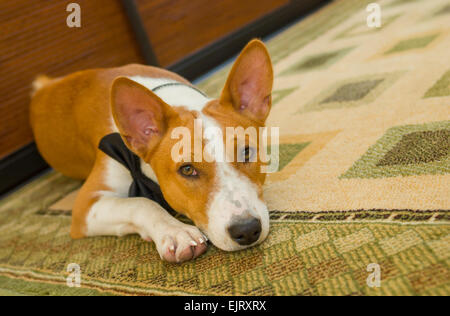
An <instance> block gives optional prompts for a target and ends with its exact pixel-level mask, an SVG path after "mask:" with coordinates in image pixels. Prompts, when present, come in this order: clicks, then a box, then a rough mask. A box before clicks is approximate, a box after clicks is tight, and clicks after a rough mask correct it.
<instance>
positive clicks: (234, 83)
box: [111, 40, 273, 251]
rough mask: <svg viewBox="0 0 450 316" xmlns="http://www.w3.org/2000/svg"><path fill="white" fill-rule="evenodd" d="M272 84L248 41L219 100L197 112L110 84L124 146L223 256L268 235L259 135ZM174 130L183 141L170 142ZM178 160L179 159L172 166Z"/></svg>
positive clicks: (259, 47) (262, 56)
mask: <svg viewBox="0 0 450 316" xmlns="http://www.w3.org/2000/svg"><path fill="white" fill-rule="evenodd" d="M272 82H273V71H272V64H271V61H270V57H269V54H268V52H267V49H266V48H265V46H264V44H263V43H262V42H260V41H258V40H253V41H251V42H250V43H249V44H248V45H247V46H246V47H245V48H244V50H243V51H242V53H241V54H240V56H239V57H238V58H237V60H236V62H235V63H234V65H233V68H232V70H231V72H230V74H229V76H228V79H227V81H226V84H225V87H224V88H223V91H222V94H221V96H220V98H219V99H216V100H207V101H206V102H205V105H204V106H203V109H202V110H201V111H195V110H192V109H189V108H188V107H187V106H184V104H179V106H169V105H168V104H166V103H165V102H164V101H163V100H161V99H160V98H159V97H158V96H157V95H156V94H154V93H153V92H152V91H150V90H148V89H147V88H145V87H143V86H141V85H140V84H138V83H136V82H134V81H133V80H130V79H128V78H125V77H121V78H118V79H116V80H115V81H114V83H113V87H112V94H111V103H112V112H113V117H114V120H115V123H116V125H117V127H118V129H119V131H120V133H121V135H122V137H123V139H124V141H125V143H126V144H127V146H128V147H129V148H130V149H131V150H132V151H133V152H134V153H136V154H137V155H138V156H139V157H141V158H142V160H143V161H144V162H145V163H147V164H149V165H150V166H151V167H152V170H153V171H154V173H155V175H156V178H157V180H158V183H159V185H160V187H161V190H162V192H163V194H164V197H165V198H166V200H167V202H168V203H169V204H170V205H171V206H172V207H173V208H174V209H175V210H177V211H178V212H180V213H182V214H184V215H186V216H187V217H189V218H190V219H191V220H192V221H194V223H195V224H196V225H197V226H198V227H199V228H200V229H201V230H202V231H203V232H204V233H205V234H206V235H207V236H208V238H209V239H210V240H211V241H212V243H213V244H214V245H216V246H217V247H219V248H221V249H223V250H227V251H233V250H239V249H244V248H247V247H249V246H252V245H256V244H258V243H260V242H262V241H263V240H264V239H265V238H266V237H267V234H268V232H269V214H268V209H267V207H266V205H265V203H264V202H263V197H262V185H263V183H264V180H265V173H263V172H261V167H262V166H263V165H264V162H263V161H262V159H261V158H262V156H263V155H262V154H261V153H262V151H261V153H260V143H261V141H260V138H261V135H260V133H259V132H258V131H259V129H260V128H261V127H263V126H264V123H265V120H266V118H267V116H268V114H269V111H270V107H271V90H272ZM199 125H201V128H200V127H199ZM180 127H182V128H184V130H187V131H188V132H189V136H190V137H189V139H185V138H184V139H182V140H181V141H180V138H179V137H174V136H176V135H178V136H179V133H178V132H179V129H180ZM199 128H200V129H199ZM230 128H237V132H236V130H234V132H236V133H231V130H230ZM239 129H240V131H242V130H245V131H246V132H247V131H250V132H249V133H239ZM199 130H200V131H201V132H200V133H198V131H199ZM251 131H256V134H255V133H252V132H251ZM183 145H184V147H183ZM180 148H182V149H181V150H180ZM180 152H181V153H182V155H181V157H182V159H174V153H180ZM199 152H200V159H198V158H199V157H198V156H196V155H197V154H198V153H199Z"/></svg>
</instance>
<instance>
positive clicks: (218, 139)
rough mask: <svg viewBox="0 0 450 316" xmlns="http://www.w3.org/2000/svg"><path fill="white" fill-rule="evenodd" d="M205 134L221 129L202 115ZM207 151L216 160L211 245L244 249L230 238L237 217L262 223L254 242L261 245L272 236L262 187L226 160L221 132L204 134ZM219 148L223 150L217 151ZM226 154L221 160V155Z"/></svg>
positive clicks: (209, 210)
mask: <svg viewBox="0 0 450 316" xmlns="http://www.w3.org/2000/svg"><path fill="white" fill-rule="evenodd" d="M201 119H202V120H203V127H204V129H205V131H207V129H208V128H212V129H214V130H217V129H220V127H219V125H218V123H216V121H215V120H214V119H212V118H211V117H208V116H206V115H201ZM204 139H205V143H206V144H205V151H207V153H206V154H207V155H210V156H213V157H215V159H216V162H215V165H216V188H215V190H214V191H213V192H212V194H211V196H210V198H209V205H208V207H207V215H208V227H207V229H206V231H205V233H206V235H207V236H208V238H209V239H210V240H211V242H212V243H213V244H214V245H215V246H217V247H218V248H220V249H222V250H226V251H233V250H239V249H244V248H247V247H249V246H252V245H249V246H241V245H239V244H238V243H236V242H235V241H233V239H232V238H231V237H230V235H229V233H228V228H229V227H230V225H231V224H232V221H233V219H236V218H250V217H254V218H257V219H259V220H260V221H261V228H262V230H261V235H260V237H259V239H258V240H257V241H256V242H255V243H254V244H258V243H260V242H262V241H264V239H265V238H266V237H267V235H268V233H269V211H268V209H267V206H266V205H265V203H264V202H263V201H261V199H260V198H259V197H258V188H257V185H256V184H255V183H253V182H252V181H250V179H249V178H248V177H247V176H245V175H244V174H242V173H241V172H239V171H238V170H237V169H236V168H234V166H233V165H232V164H230V163H228V162H226V159H225V156H224V155H225V152H224V151H221V150H220V149H221V148H225V144H224V142H223V136H222V134H221V133H208V132H206V133H204ZM217 148H219V149H218V150H217ZM219 153H220V154H221V155H223V156H222V157H218V154H219ZM254 244H253V245H254Z"/></svg>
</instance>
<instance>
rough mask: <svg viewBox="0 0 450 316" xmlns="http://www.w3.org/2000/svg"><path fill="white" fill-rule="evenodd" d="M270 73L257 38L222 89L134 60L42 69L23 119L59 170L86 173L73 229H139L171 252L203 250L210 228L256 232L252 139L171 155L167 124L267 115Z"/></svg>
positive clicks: (260, 211)
mask: <svg viewBox="0 0 450 316" xmlns="http://www.w3.org/2000/svg"><path fill="white" fill-rule="evenodd" d="M272 84H273V69H272V63H271V59H270V56H269V53H268V51H267V49H266V47H265V45H264V44H263V43H262V42H261V41H260V40H257V39H255V40H252V41H250V42H249V43H248V44H247V45H246V47H245V48H244V49H243V50H242V52H241V53H240V55H239V56H238V58H237V59H236V61H235V63H234V65H233V67H232V69H231V71H230V73H229V76H228V78H227V81H226V83H225V86H224V88H223V90H222V93H221V95H220V97H219V98H218V99H211V98H209V97H207V96H206V95H205V94H204V93H203V92H201V91H200V90H198V89H197V88H195V87H194V86H193V85H192V84H191V83H190V82H188V81H187V80H186V79H184V78H182V77H181V76H179V75H177V74H175V73H172V72H170V71H167V70H164V69H160V68H157V67H151V66H143V65H137V64H131V65H126V66H123V67H118V68H109V69H92V70H85V71H80V72H76V73H73V74H71V75H68V76H65V77H61V78H49V77H46V76H40V77H38V78H37V79H36V80H35V82H34V84H33V85H34V92H33V96H32V100H31V105H30V121H31V127H32V130H33V133H34V137H35V141H36V144H37V147H38V149H39V152H40V153H41V155H42V156H43V157H44V159H45V160H46V161H47V162H48V163H49V164H50V166H52V167H53V168H54V169H55V170H57V171H59V172H61V173H62V174H64V175H66V176H68V177H72V178H77V179H84V180H85V182H84V184H83V185H82V187H81V189H80V191H79V193H78V195H77V197H76V200H75V204H74V207H73V211H72V224H71V231H70V234H71V237H72V238H74V239H79V238H84V237H90V236H100V235H113V236H123V235H127V234H139V235H140V236H141V237H142V238H143V239H144V240H146V241H153V242H154V243H155V245H156V249H157V251H158V253H159V255H160V257H161V259H163V260H166V261H168V262H184V261H187V260H191V259H194V258H196V257H198V256H200V255H201V254H203V253H204V252H205V251H206V249H207V247H208V240H209V241H210V242H212V243H213V244H214V245H215V246H217V247H218V248H220V249H222V250H225V251H236V250H240V249H245V248H248V247H251V246H254V245H257V244H259V243H261V242H262V241H264V239H265V238H266V237H267V235H268V233H269V212H268V208H267V206H266V204H265V202H264V200H263V190H262V186H263V184H264V181H265V174H264V173H262V172H261V171H260V167H261V166H262V165H263V164H264V162H262V161H261V160H260V159H259V158H257V159H256V160H255V159H253V161H250V160H249V159H248V158H250V157H249V156H253V155H255V153H257V152H258V148H253V147H252V146H253V144H250V143H249V142H248V140H245V139H244V140H242V141H243V142H244V143H245V144H246V146H245V147H243V148H236V154H237V155H238V154H242V155H244V156H245V157H246V158H245V159H244V161H243V162H237V161H233V162H228V161H217V160H215V161H212V162H207V161H200V162H197V161H194V162H189V163H186V162H184V161H179V162H176V161H174V160H173V159H171V151H172V148H173V147H174V145H175V142H176V139H173V137H171V132H172V131H173V130H174V129H176V128H177V127H184V128H187V129H188V130H191V131H193V130H194V128H195V126H194V125H195V121H196V120H199V119H200V120H201V121H202V122H203V124H204V126H205V127H208V126H209V127H216V128H219V129H220V130H223V131H224V133H225V129H226V128H227V127H243V128H248V127H255V128H260V127H263V126H264V124H265V121H266V118H267V116H268V114H269V111H270V108H271V102H272V101H271V92H272ZM200 137H201V139H200V143H201V144H202V145H203V146H205V148H206V147H207V146H208V144H209V145H211V144H212V143H215V144H216V145H217V144H221V145H223V146H228V144H227V145H225V144H224V142H225V140H224V139H223V138H222V137H213V136H211V135H210V136H207V135H206V136H205V135H201V136H200ZM231 146H234V147H236V144H235V143H234V144H232V145H231ZM256 155H257V154H256ZM257 156H258V155H257ZM168 209H171V210H175V211H176V212H178V213H181V214H183V215H185V216H186V217H188V218H189V219H190V220H192V222H193V223H194V224H195V226H193V225H188V224H185V223H183V222H181V221H179V220H178V219H176V218H175V217H173V216H172V215H171V214H170V213H169V212H168Z"/></svg>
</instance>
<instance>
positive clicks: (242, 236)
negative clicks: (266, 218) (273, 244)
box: [228, 217, 261, 246]
mask: <svg viewBox="0 0 450 316" xmlns="http://www.w3.org/2000/svg"><path fill="white" fill-rule="evenodd" d="M228 233H229V234H230V236H231V238H232V239H233V240H234V241H235V242H237V243H238V244H239V245H242V246H248V245H251V244H253V243H254V242H255V241H257V240H258V239H259V236H260V235H261V221H260V220H259V219H257V218H255V217H251V218H246V219H239V220H235V221H234V223H233V224H232V225H231V226H230V227H228Z"/></svg>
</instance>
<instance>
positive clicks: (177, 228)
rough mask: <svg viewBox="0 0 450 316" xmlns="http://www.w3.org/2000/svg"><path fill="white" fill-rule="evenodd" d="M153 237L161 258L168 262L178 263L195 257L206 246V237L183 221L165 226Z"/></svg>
mask: <svg viewBox="0 0 450 316" xmlns="http://www.w3.org/2000/svg"><path fill="white" fill-rule="evenodd" d="M155 239H156V240H155V244H156V249H158V253H159V255H160V256H161V259H163V260H166V261H168V262H178V263H179V262H184V261H188V260H191V259H194V258H197V257H198V256H200V255H201V254H203V253H204V252H205V251H206V249H207V248H208V246H207V239H206V237H205V236H204V235H203V234H202V233H201V232H200V230H199V229H198V228H197V227H195V226H192V225H186V224H183V223H180V224H178V225H173V226H168V227H166V228H165V229H164V230H163V232H162V234H161V236H158V238H155Z"/></svg>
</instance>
